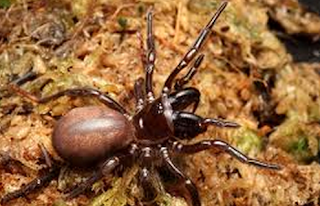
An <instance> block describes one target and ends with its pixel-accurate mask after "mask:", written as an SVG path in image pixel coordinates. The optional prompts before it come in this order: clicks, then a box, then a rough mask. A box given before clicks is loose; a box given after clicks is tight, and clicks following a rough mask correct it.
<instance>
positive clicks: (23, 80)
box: [13, 70, 38, 86]
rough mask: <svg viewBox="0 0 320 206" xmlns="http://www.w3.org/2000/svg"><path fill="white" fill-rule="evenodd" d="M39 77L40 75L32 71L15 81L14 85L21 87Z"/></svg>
mask: <svg viewBox="0 0 320 206" xmlns="http://www.w3.org/2000/svg"><path fill="white" fill-rule="evenodd" d="M37 77H38V74H37V73H35V72H34V71H32V70H31V71H28V72H27V73H25V74H24V75H23V76H22V77H19V78H18V79H16V80H14V81H13V83H14V84H16V85H19V86H20V85H22V84H24V83H26V82H28V81H32V80H34V79H35V78H37Z"/></svg>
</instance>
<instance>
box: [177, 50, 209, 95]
mask: <svg viewBox="0 0 320 206" xmlns="http://www.w3.org/2000/svg"><path fill="white" fill-rule="evenodd" d="M203 58H204V54H200V55H199V56H198V57H197V59H196V60H195V62H194V64H193V66H192V67H191V68H190V69H189V71H188V72H187V74H186V75H184V76H183V77H182V78H180V79H177V80H176V83H175V84H174V89H175V90H178V91H179V90H181V89H183V86H184V85H186V84H188V82H189V81H190V80H191V79H192V77H193V76H194V75H195V74H196V73H197V71H198V68H199V66H200V65H201V63H202V60H203Z"/></svg>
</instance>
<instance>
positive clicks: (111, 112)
mask: <svg viewBox="0 0 320 206" xmlns="http://www.w3.org/2000/svg"><path fill="white" fill-rule="evenodd" d="M226 5H227V3H226V2H224V3H223V4H222V5H221V6H220V7H219V9H218V11H217V12H216V13H215V14H214V16H213V17H212V18H211V19H210V21H209V23H208V24H207V25H206V26H205V27H204V28H203V29H202V31H201V33H200V34H199V36H198V38H197V39H196V41H195V43H194V44H193V46H192V47H191V48H190V49H189V51H187V53H186V54H185V56H184V57H183V59H182V60H181V61H180V63H179V64H178V66H177V67H176V68H175V69H174V70H173V71H172V72H171V74H170V75H169V77H168V78H167V80H166V82H165V83H164V86H163V90H162V93H161V95H160V96H159V97H155V96H154V93H153V88H152V75H153V70H154V65H155V64H154V63H155V59H156V55H155V45H154V38H153V32H152V13H151V11H149V12H148V14H147V51H146V62H145V65H144V66H145V71H146V76H145V78H139V79H138V80H137V81H136V82H135V85H134V93H135V98H136V103H137V104H136V112H135V113H134V115H130V114H129V113H128V112H127V111H126V109H124V108H123V107H122V106H121V105H120V104H118V103H117V102H116V101H115V100H113V99H112V98H110V97H109V96H108V95H107V94H104V93H102V92H100V91H98V90H95V89H91V88H79V89H68V90H65V91H61V92H59V93H57V94H54V95H52V96H49V97H46V98H41V99H38V98H36V97H34V96H33V95H31V94H29V93H27V92H26V91H24V90H22V89H21V88H20V87H18V85H19V84H21V82H22V80H20V81H16V82H15V83H14V84H11V85H10V86H11V88H12V89H13V90H15V91H16V92H17V93H19V94H21V95H23V96H26V97H28V98H30V99H31V100H33V101H36V102H38V103H45V102H48V101H50V100H53V99H56V98H59V97H60V96H63V95H68V96H94V97H96V98H97V99H98V100H100V101H101V102H102V103H104V104H105V105H106V106H107V107H101V106H88V107H80V108H76V109H73V110H71V111H70V112H68V113H67V114H66V115H65V116H63V117H62V118H61V119H60V120H59V121H58V122H57V124H56V126H55V128H54V130H53V134H52V143H53V147H54V148H55V150H56V151H57V153H58V154H59V155H60V156H61V157H62V158H63V159H65V160H66V162H69V163H70V164H72V165H76V166H82V167H83V166H89V165H90V166H91V165H97V167H98V170H96V171H95V172H94V173H93V174H92V176H91V177H90V178H88V180H87V181H86V182H84V183H82V184H80V185H79V186H78V187H77V188H76V189H74V190H73V191H71V193H70V194H69V196H70V197H74V196H76V195H78V194H80V193H81V192H83V191H84V190H86V189H87V188H89V187H91V185H92V184H93V183H94V182H95V181H97V180H98V179H100V178H101V177H103V176H104V175H107V174H109V173H111V172H113V171H114V170H115V169H116V168H118V167H119V166H126V167H128V166H130V165H132V164H133V163H137V164H138V165H139V177H138V180H139V183H140V184H141V186H142V188H143V190H144V196H145V198H144V201H152V200H153V199H154V198H155V196H156V194H157V190H156V188H154V187H153V182H152V178H151V176H152V175H153V172H154V170H155V169H156V168H159V167H162V168H164V169H166V170H167V171H169V172H170V173H171V174H172V176H174V177H176V178H178V179H179V180H180V181H179V182H183V185H184V188H185V189H186V191H187V192H188V193H189V194H188V195H189V197H190V204H192V205H193V206H200V205H201V204H200V198H199V195H198V192H197V189H196V186H195V185H194V183H193V182H192V181H191V180H190V179H189V178H188V177H187V176H185V175H184V174H183V172H182V171H180V170H179V169H178V168H177V167H176V166H175V164H174V163H173V161H172V160H171V159H172V157H171V156H173V155H175V154H176V153H180V154H191V153H196V152H199V151H203V150H207V149H211V148H216V149H220V150H223V151H225V152H227V153H229V154H230V155H232V156H234V157H235V158H237V159H238V160H240V161H242V162H244V163H248V164H252V165H255V166H260V167H264V168H270V169H278V168H279V167H278V166H277V165H273V164H267V163H263V162H260V161H258V160H255V159H251V158H248V157H247V156H245V155H244V154H242V153H241V152H240V151H238V150H237V149H235V148H234V147H232V146H230V145H229V144H228V143H226V142H224V141H222V140H204V141H200V142H198V143H196V144H183V143H181V142H180V140H186V139H192V138H194V137H196V136H197V135H199V134H201V133H203V132H205V131H206V129H207V127H208V126H209V125H215V126H218V127H238V126H239V125H238V124H237V123H233V122H229V121H224V120H220V119H213V118H203V117H201V116H198V115H196V114H195V110H196V108H197V106H198V103H199V98H200V92H199V91H198V90H197V89H196V88H194V87H185V85H186V84H187V83H188V82H189V80H190V79H191V78H192V77H193V75H194V74H195V73H196V71H197V68H198V67H199V66H200V64H201V62H202V60H203V58H204V55H203V54H200V55H198V53H199V50H200V48H201V47H202V45H203V44H204V41H205V39H206V38H207V37H208V35H209V34H210V33H211V29H212V27H213V25H214V23H215V21H216V20H217V18H218V16H219V15H220V14H221V12H222V11H223V9H224V8H225V7H226ZM191 63H192V65H191V66H189V64H191ZM188 66H189V67H190V68H189V71H188V72H187V74H186V75H185V76H183V77H182V78H179V79H177V78H176V77H177V75H178V73H179V72H180V71H181V70H183V69H184V68H187V67H188ZM23 81H24V80H23ZM173 86H174V89H173ZM189 106H193V110H192V111H190V112H188V111H185V110H186V108H187V107H189ZM58 170H59V167H54V166H53V167H52V168H51V169H50V171H49V173H47V174H45V175H43V176H40V177H38V178H37V179H35V180H34V181H32V182H31V183H29V184H27V185H26V186H24V187H23V188H22V189H20V190H18V191H16V192H13V193H9V194H7V195H6V196H5V197H3V199H2V202H3V203H4V202H8V201H9V200H11V199H14V198H17V197H20V196H24V195H25V194H27V193H29V192H31V191H32V190H33V189H35V188H37V187H41V186H42V185H43V184H45V183H46V182H48V181H50V180H51V179H53V178H54V177H55V176H56V175H57V174H58V173H59V172H57V171H58Z"/></svg>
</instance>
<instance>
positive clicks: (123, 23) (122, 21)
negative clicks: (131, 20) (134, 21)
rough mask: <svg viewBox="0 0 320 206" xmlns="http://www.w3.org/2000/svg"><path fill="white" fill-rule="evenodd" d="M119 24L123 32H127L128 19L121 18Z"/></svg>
mask: <svg viewBox="0 0 320 206" xmlns="http://www.w3.org/2000/svg"><path fill="white" fill-rule="evenodd" d="M118 24H119V25H120V27H121V29H122V30H125V29H126V28H127V26H128V19H126V18H125V17H122V16H121V17H119V18H118Z"/></svg>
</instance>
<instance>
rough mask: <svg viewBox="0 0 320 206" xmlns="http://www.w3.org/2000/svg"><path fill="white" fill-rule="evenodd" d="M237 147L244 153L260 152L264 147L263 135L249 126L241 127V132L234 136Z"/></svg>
mask: <svg viewBox="0 0 320 206" xmlns="http://www.w3.org/2000/svg"><path fill="white" fill-rule="evenodd" d="M234 139H235V141H236V145H237V148H239V149H240V150H241V151H242V152H244V153H249V152H252V151H254V152H256V153H257V152H258V151H260V150H261V148H262V140H261V137H260V136H259V135H258V134H257V133H256V132H255V131H254V130H251V129H249V128H245V127H243V128H241V129H239V132H237V133H236V135H235V136H234Z"/></svg>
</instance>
